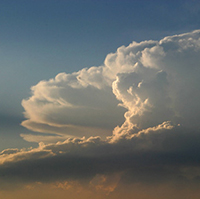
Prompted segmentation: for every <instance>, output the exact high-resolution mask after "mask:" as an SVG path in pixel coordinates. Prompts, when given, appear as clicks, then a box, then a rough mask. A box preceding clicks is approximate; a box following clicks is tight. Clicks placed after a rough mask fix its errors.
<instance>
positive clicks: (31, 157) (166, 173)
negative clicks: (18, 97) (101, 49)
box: [0, 30, 200, 193]
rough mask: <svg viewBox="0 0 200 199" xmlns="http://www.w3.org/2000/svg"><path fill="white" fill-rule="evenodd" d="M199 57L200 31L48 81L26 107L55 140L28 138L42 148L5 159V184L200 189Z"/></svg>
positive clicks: (31, 125)
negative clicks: (77, 183) (17, 182)
mask: <svg viewBox="0 0 200 199" xmlns="http://www.w3.org/2000/svg"><path fill="white" fill-rule="evenodd" d="M199 55H200V30H196V31H193V32H190V33H185V34H181V35H175V36H169V37H165V38H164V39H162V40H160V41H143V42H140V43H136V42H132V43H131V44H130V45H129V46H127V47H125V46H122V47H120V48H118V49H117V51H116V52H115V53H111V54H108V55H107V57H106V59H105V62H104V65H102V66H99V67H91V68H88V69H86V68H84V69H82V70H81V71H78V72H75V73H72V74H66V73H60V74H58V75H57V76H56V77H55V78H54V79H50V80H49V81H41V82H39V83H38V84H37V85H35V86H33V87H32V88H31V89H32V96H31V97H30V98H28V99H24V100H23V101H22V106H23V107H24V109H25V112H24V115H25V117H26V120H25V121H23V122H22V126H24V127H26V128H28V129H30V130H32V131H35V132H37V133H38V132H40V133H50V134H52V135H51V136H49V134H47V135H46V136H45V134H42V135H39V136H38V135H34V133H33V135H25V134H22V135H21V137H23V138H24V139H25V140H27V141H30V142H38V143H39V142H40V145H39V147H38V148H34V149H21V150H19V149H6V150H4V151H2V152H1V154H0V179H1V181H2V182H8V183H10V182H13V181H15V180H17V181H21V182H23V183H34V182H42V183H52V182H55V181H59V182H60V183H61V182H62V183H64V182H68V183H69V182H74V181H79V182H82V181H84V183H85V182H87V183H86V184H88V186H93V187H95V188H96V189H104V190H105V192H107V193H110V192H113V191H114V190H115V189H117V187H120V186H122V185H124V184H126V183H127V184H138V183H139V184H141V183H142V184H158V183H159V184H162V183H171V182H173V183H177V184H187V185H188V186H190V185H193V184H195V185H199V183H200V167H199V162H200V153H199V151H200V147H199V141H200V125H199V118H200V103H199V97H200V93H199V91H200V84H199V79H200V56H199ZM41 141H42V142H41ZM64 184H65V183H64ZM62 185H63V184H62ZM63 186H64V185H63Z"/></svg>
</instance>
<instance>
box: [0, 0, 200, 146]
mask: <svg viewBox="0 0 200 199" xmlns="http://www.w3.org/2000/svg"><path fill="white" fill-rule="evenodd" d="M199 24H200V2H199V1H198V0H196V1H195V0H175V1H174V0H101V1H100V0H17V1H14V0H0V25H1V31H0V69H1V72H0V84H1V89H0V96H1V98H0V99H1V100H0V105H1V110H0V118H2V119H1V122H0V127H1V128H0V129H1V131H0V136H2V137H4V138H5V139H4V140H3V141H1V142H0V145H1V147H2V148H5V146H6V145H7V146H8V147H11V145H12V147H14V145H13V141H12V140H13V139H14V140H15V141H16V140H17V139H16V137H17V136H18V135H19V133H21V132H22V131H24V130H25V129H22V127H20V126H19V123H20V121H21V120H22V119H23V115H22V112H23V108H22V107H21V100H22V99H23V98H27V97H28V96H29V94H30V87H31V86H33V85H35V84H36V83H37V82H38V81H40V80H44V79H49V78H53V77H55V75H56V74H57V73H59V72H66V73H71V72H74V71H78V70H80V69H81V68H84V67H91V66H94V65H96V66H99V65H101V64H103V61H104V59H105V56H106V55H107V54H108V53H110V52H114V51H116V49H117V48H118V47H119V46H121V45H128V44H129V43H131V42H132V41H133V40H134V41H138V42H139V41H142V40H149V39H154V40H159V39H161V38H162V37H164V36H168V35H173V34H178V33H183V32H187V31H191V30H194V29H199V28H200V25H199ZM16 143H18V142H16ZM19 143H20V144H21V145H22V146H23V143H22V141H19ZM19 143H18V145H19ZM18 145H17V144H16V146H18Z"/></svg>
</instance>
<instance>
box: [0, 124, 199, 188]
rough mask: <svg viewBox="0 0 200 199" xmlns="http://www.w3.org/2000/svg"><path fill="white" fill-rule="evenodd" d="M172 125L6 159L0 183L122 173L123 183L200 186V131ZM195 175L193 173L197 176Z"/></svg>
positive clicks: (77, 141) (17, 153) (64, 144)
mask: <svg viewBox="0 0 200 199" xmlns="http://www.w3.org/2000/svg"><path fill="white" fill-rule="evenodd" d="M169 127H172V126H170V124H167V125H166V124H165V126H164V125H163V126H161V125H160V126H158V127H157V128H149V129H145V130H142V131H139V132H138V133H137V134H135V132H134V133H133V134H131V133H130V132H129V135H127V136H126V137H124V136H122V137H121V138H118V140H117V141H115V142H114V143H113V142H112V143H111V142H110V140H107V141H103V140H101V139H100V138H98V137H96V138H90V139H88V140H86V139H68V140H67V141H65V142H59V143H57V144H49V145H42V144H41V146H40V147H39V148H38V149H30V150H29V151H22V150H21V151H17V150H16V151H15V153H14V150H11V149H10V150H8V151H11V152H12V153H4V152H3V153H2V154H1V162H2V164H1V166H0V179H1V181H5V182H13V181H15V180H17V181H19V182H20V181H21V182H23V183H25V182H26V183H27V182H29V183H30V182H54V181H63V180H80V181H87V182H88V183H89V182H90V181H91V180H92V179H93V178H95V176H96V175H112V174H114V173H122V175H121V177H120V179H121V182H123V183H128V182H129V183H130V182H131V183H136V182H137V183H150V184H151V183H161V182H162V183H165V182H168V181H174V182H177V183H183V182H188V183H191V182H197V181H198V179H199V178H200V152H199V151H200V146H199V141H200V132H199V130H194V129H190V128H183V127H180V126H176V127H172V128H169ZM192 170H193V172H191V171H192Z"/></svg>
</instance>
